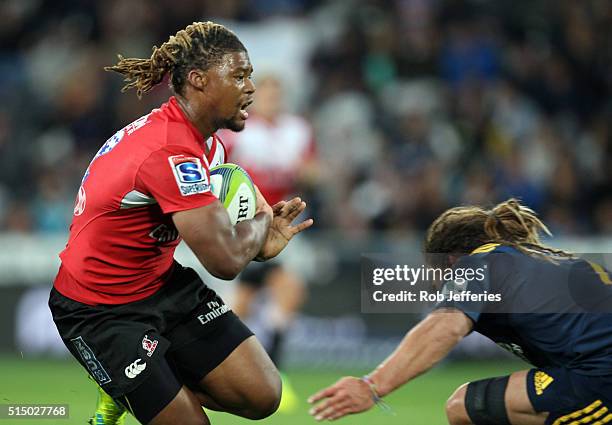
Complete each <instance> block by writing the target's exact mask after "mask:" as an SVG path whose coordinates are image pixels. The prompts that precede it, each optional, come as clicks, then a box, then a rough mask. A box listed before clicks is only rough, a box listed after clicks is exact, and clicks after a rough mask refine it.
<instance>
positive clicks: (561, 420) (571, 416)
mask: <svg viewBox="0 0 612 425" xmlns="http://www.w3.org/2000/svg"><path fill="white" fill-rule="evenodd" d="M601 404H602V403H601V400H596V401H594V402H593V403H591V404H589V405H588V406H587V407H585V408H584V409H580V410H576V411H575V412H573V413H569V414H567V415H565V416H561V417H560V418H557V420H556V421H555V422H554V423H553V425H561V424H565V423H567V425H577V424H580V423H588V421H590V420H591V419H593V418H592V416H587V417H584V418H582V419H581V420H580V421H573V422H568V421H570V420H572V419H578V418H579V417H580V416H582V415H588V414H589V413H591V412H592V411H593V410H595V409H597V408H598V407H599V406H601ZM604 408H605V407H604ZM605 409H606V411H607V408H605ZM596 413H597V412H596ZM603 413H605V412H603ZM603 413H602V414H603ZM606 418H607V416H606ZM586 419H588V421H587V422H582V420H586ZM604 420H605V418H604ZM608 421H609V420H608Z"/></svg>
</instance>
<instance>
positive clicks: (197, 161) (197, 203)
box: [136, 148, 217, 214]
mask: <svg viewBox="0 0 612 425" xmlns="http://www.w3.org/2000/svg"><path fill="white" fill-rule="evenodd" d="M136 187H137V189H138V190H140V191H144V192H145V193H147V194H149V195H150V196H152V197H153V198H155V200H156V201H157V203H158V204H159V206H160V208H161V209H162V211H163V212H164V213H165V214H168V213H172V212H176V211H184V210H189V209H193V208H199V207H203V206H206V205H208V204H210V203H212V202H214V201H215V200H216V199H217V198H216V197H215V196H214V195H213V194H212V192H211V190H210V174H209V171H208V167H207V165H206V164H205V163H204V161H202V159H201V158H199V157H197V156H195V155H193V154H190V153H189V152H187V153H185V152H180V150H179V149H177V150H176V151H174V150H172V149H169V148H164V149H160V150H157V151H155V152H153V153H152V154H151V155H150V156H149V157H148V158H147V159H146V160H145V161H144V162H143V163H142V164H141V166H140V168H139V170H138V173H137V175H136Z"/></svg>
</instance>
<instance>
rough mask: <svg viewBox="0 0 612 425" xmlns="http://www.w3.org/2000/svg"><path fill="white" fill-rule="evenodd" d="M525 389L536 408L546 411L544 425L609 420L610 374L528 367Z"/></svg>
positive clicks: (611, 402)
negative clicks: (590, 373)
mask: <svg viewBox="0 0 612 425" xmlns="http://www.w3.org/2000/svg"><path fill="white" fill-rule="evenodd" d="M527 393H528V395H529V400H530V401H531V404H532V405H533V408H534V410H535V411H536V412H550V413H549V415H548V418H547V419H546V425H553V424H554V425H569V424H606V423H610V424H612V376H610V375H597V376H591V375H582V374H579V373H576V372H574V371H572V370H570V369H566V368H560V367H545V368H541V369H531V370H530V371H529V373H528V374H527Z"/></svg>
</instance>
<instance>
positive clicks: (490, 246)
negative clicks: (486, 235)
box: [470, 243, 501, 255]
mask: <svg viewBox="0 0 612 425" xmlns="http://www.w3.org/2000/svg"><path fill="white" fill-rule="evenodd" d="M500 245H501V244H499V243H486V244H484V245H482V246H479V247H478V248H476V249H475V250H474V251H472V253H471V254H470V255H473V254H482V253H483V252H491V251H493V250H494V249H495V248H497V247H498V246H500Z"/></svg>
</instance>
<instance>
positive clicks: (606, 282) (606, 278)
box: [588, 261, 612, 285]
mask: <svg viewBox="0 0 612 425" xmlns="http://www.w3.org/2000/svg"><path fill="white" fill-rule="evenodd" d="M588 263H589V264H590V265H591V267H592V268H593V270H594V271H595V273H597V274H598V275H599V278H600V279H601V281H602V282H603V283H604V285H612V280H610V275H609V274H608V272H607V271H606V270H605V269H604V268H603V267H601V266H600V265H599V264H597V263H594V262H592V261H588Z"/></svg>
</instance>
